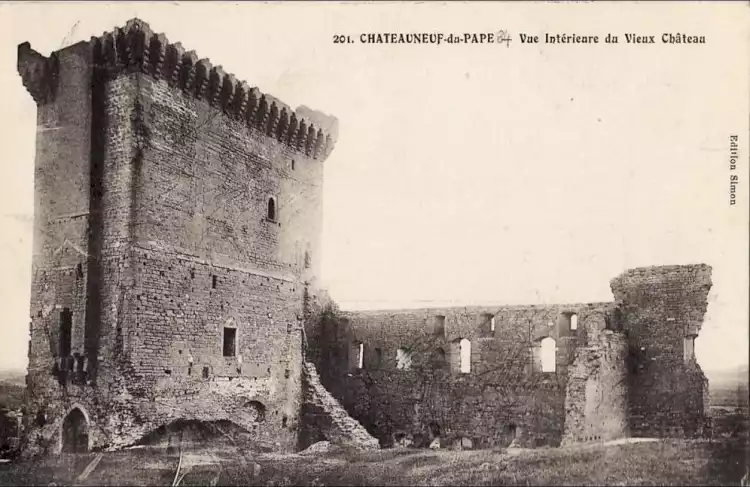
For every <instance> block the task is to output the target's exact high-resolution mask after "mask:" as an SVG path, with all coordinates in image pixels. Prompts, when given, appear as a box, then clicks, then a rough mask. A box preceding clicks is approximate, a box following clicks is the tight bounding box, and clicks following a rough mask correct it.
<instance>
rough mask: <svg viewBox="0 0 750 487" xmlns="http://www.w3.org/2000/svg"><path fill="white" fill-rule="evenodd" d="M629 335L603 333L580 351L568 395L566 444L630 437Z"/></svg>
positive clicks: (571, 374)
mask: <svg viewBox="0 0 750 487" xmlns="http://www.w3.org/2000/svg"><path fill="white" fill-rule="evenodd" d="M627 352H628V341H627V336H626V335H625V334H624V333H622V332H619V331H613V330H603V331H601V332H600V333H599V334H598V335H597V336H595V337H592V338H591V340H590V341H589V343H588V344H587V346H585V347H581V348H579V349H578V352H577V354H576V358H575V360H574V362H573V367H572V370H571V373H570V376H569V380H568V385H567V391H566V395H565V433H564V436H563V444H568V443H575V442H581V441H609V440H615V439H619V438H626V437H628V436H629V431H628V389H627V385H628V377H627V368H626V360H627Z"/></svg>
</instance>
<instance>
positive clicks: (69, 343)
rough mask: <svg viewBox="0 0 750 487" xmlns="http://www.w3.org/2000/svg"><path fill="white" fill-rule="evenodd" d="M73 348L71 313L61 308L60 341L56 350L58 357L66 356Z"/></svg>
mask: <svg viewBox="0 0 750 487" xmlns="http://www.w3.org/2000/svg"><path fill="white" fill-rule="evenodd" d="M72 348H73V313H71V312H70V309H68V308H63V310H62V311H61V312H60V342H59V348H58V352H59V355H60V357H67V356H69V355H70V352H71V350H72Z"/></svg>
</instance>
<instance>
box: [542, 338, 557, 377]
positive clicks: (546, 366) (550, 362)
mask: <svg viewBox="0 0 750 487" xmlns="http://www.w3.org/2000/svg"><path fill="white" fill-rule="evenodd" d="M540 348H541V350H540V354H541V357H540V358H541V362H542V364H541V365H542V372H554V371H555V370H556V367H557V364H556V361H557V346H556V344H555V339H554V338H552V337H546V338H543V339H542V341H541V343H540Z"/></svg>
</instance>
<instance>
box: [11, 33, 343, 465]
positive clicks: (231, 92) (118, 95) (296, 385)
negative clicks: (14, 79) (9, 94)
mask: <svg viewBox="0 0 750 487" xmlns="http://www.w3.org/2000/svg"><path fill="white" fill-rule="evenodd" d="M49 66H52V68H50V67H49ZM53 68H54V69H53ZM19 73H21V75H22V79H23V81H24V84H25V85H26V86H27V88H28V89H29V91H30V93H31V94H32V95H33V96H34V98H35V100H36V101H37V103H38V105H39V119H40V124H43V123H45V124H49V123H52V124H57V125H62V129H63V130H61V131H58V132H50V133H51V135H49V136H47V135H46V132H42V136H41V137H40V139H39V140H38V141H37V142H38V144H37V145H38V155H37V177H36V180H37V188H36V194H37V212H36V218H37V222H38V225H39V226H40V228H41V229H43V230H45V231H42V232H37V233H38V234H39V235H40V236H35V245H36V246H37V247H38V248H39V249H43V250H40V251H38V252H35V271H34V272H35V274H34V275H35V278H34V291H33V296H32V313H33V314H34V316H36V317H37V318H35V321H33V322H32V334H31V344H30V351H29V354H30V358H31V363H32V366H31V367H30V371H29V384H30V388H29V390H30V401H29V404H28V405H27V406H28V412H27V415H26V416H27V418H28V421H27V423H28V424H29V425H30V426H31V427H30V428H29V430H28V431H29V442H28V443H29V444H34V445H36V446H35V447H33V448H30V450H47V451H58V450H59V447H60V442H61V439H60V438H61V434H60V433H61V431H62V423H63V419H64V418H65V416H66V415H67V414H68V412H69V411H71V410H72V409H74V408H78V409H80V410H81V411H82V412H83V416H85V419H86V424H87V428H88V443H89V445H88V446H89V447H95V448H116V447H119V446H123V445H127V444H130V443H133V442H136V441H138V440H139V438H141V437H143V436H144V435H147V434H148V433H149V432H151V431H153V430H154V429H156V428H159V427H161V426H163V425H165V424H168V423H171V422H174V421H176V420H178V419H188V420H201V421H221V420H230V421H233V422H235V423H236V424H238V425H240V426H242V427H244V428H246V429H247V430H248V431H250V433H251V435H252V436H253V437H254V438H255V439H256V440H257V441H258V442H259V443H262V444H265V445H267V446H268V447H269V448H271V449H274V450H290V449H294V448H296V446H297V437H298V429H299V412H300V408H301V402H302V388H301V381H302V342H301V340H302V338H301V333H302V330H301V322H302V319H303V317H304V314H305V309H304V306H305V295H306V288H307V287H309V286H315V279H316V276H317V274H318V268H319V261H320V254H321V252H320V226H321V199H322V162H323V159H325V157H326V156H327V154H328V153H329V152H330V149H331V148H332V140H331V138H330V137H326V136H325V134H323V132H322V131H321V130H320V129H318V128H316V127H314V126H313V125H312V124H310V123H309V122H306V121H305V120H303V119H302V118H301V117H300V118H298V117H297V116H296V115H295V114H294V113H293V112H291V110H290V109H289V108H288V107H286V106H284V105H283V104H282V103H281V102H279V101H278V100H275V99H273V98H272V97H270V96H267V95H263V94H260V93H259V92H258V91H257V89H250V88H249V87H248V86H247V85H246V84H245V83H244V82H237V81H236V80H235V79H234V77H233V76H231V75H226V74H225V73H224V72H223V71H222V70H221V68H212V67H211V64H210V63H209V62H208V61H207V60H201V61H198V59H197V57H196V56H195V54H194V53H192V52H190V53H186V52H185V51H184V50H183V49H182V48H181V46H180V45H179V44H170V43H169V42H168V41H167V40H166V38H165V37H164V36H163V35H156V34H153V33H152V32H151V31H150V30H149V28H148V26H147V25H145V24H144V23H142V22H140V21H137V20H135V21H131V22H129V23H128V25H127V26H126V27H125V28H124V29H115V31H114V32H113V33H105V35H104V36H103V37H101V38H95V39H92V41H91V42H90V43H79V44H77V45H76V46H72V47H71V48H67V49H66V50H63V51H60V52H58V53H54V54H53V55H51V56H50V57H49V58H45V57H43V56H41V55H39V54H38V53H36V52H34V51H33V50H30V48H29V47H28V45H27V44H25V45H22V46H20V47H19ZM307 110H308V111H309V109H307ZM315 119H316V120H317V121H320V120H322V121H327V122H331V121H332V120H333V122H331V123H332V125H333V126H334V128H335V119H332V118H331V117H325V116H323V115H321V114H316V115H315ZM56 134H57V135H56ZM76 151H77V152H76ZM79 152H80V154H79ZM63 178H67V180H66V181H68V180H69V181H71V182H69V183H65V182H63V183H59V181H60V180H61V179H63ZM58 195H59V196H58ZM269 201H271V202H272V203H269ZM270 205H272V208H271V209H269V206H270ZM61 212H67V213H66V214H65V215H59V214H60V213H61ZM48 213H50V214H54V215H55V216H58V217H59V216H66V219H62V220H61V221H62V222H63V226H60V225H58V226H55V227H53V226H52V223H47V220H48V219H49V218H48V216H47V214H48ZM71 214H72V216H71ZM81 215H83V218H82V216H81ZM58 220H60V219H59V218H58ZM54 223H55V224H57V221H55V222H54ZM46 235H49V236H46ZM66 237H67V239H66ZM61 242H64V243H65V244H66V245H67V247H66V245H62V244H61ZM58 247H61V248H62V249H63V250H65V249H68V247H70V248H72V249H73V250H75V252H71V251H69V249H68V250H66V251H65V252H61V250H60V249H59V248H58ZM54 249H57V250H56V251H54ZM44 252H46V254H45V253H44ZM66 252H67V253H66ZM76 252H77V253H76ZM37 254H41V255H42V256H41V257H37V256H36V255H37ZM53 258H54V259H57V260H55V261H54V265H53V263H52V262H53V261H52V260H53ZM65 259H67V260H65ZM63 260H64V262H63ZM79 263H82V264H83V265H81V266H80V267H77V265H78V264H79ZM61 307H68V308H69V309H71V310H72V313H73V320H74V323H75V325H74V334H75V337H76V338H75V340H74V343H75V346H76V347H79V348H80V349H81V351H82V353H83V355H85V359H82V361H81V364H83V365H84V370H82V371H80V372H81V373H80V374H78V371H77V367H78V366H77V365H76V364H77V359H76V364H73V365H72V368H73V369H75V370H74V372H76V374H78V375H76V374H68V376H67V377H66V378H64V380H63V379H61V378H60V376H59V374H55V373H54V370H53V369H54V367H55V364H56V358H55V357H54V351H55V350H56V348H55V347H56V346H57V345H56V343H55V340H56V338H55V331H54V330H58V329H59V328H60V326H59V320H58V319H57V318H56V317H55V316H56V314H57V311H56V310H57V309H59V308H61ZM226 329H231V330H234V332H233V333H234V334H235V339H234V340H230V341H229V342H231V343H232V344H233V346H231V347H229V348H232V350H231V351H229V352H227V351H226V350H225V346H224V334H225V333H226ZM48 330H52V331H51V332H48ZM76 350H77V349H76ZM71 353H72V352H71ZM58 361H59V360H58ZM67 362H69V360H68V361H66V364H67ZM69 365H70V364H68V365H66V367H68V366H69ZM38 411H43V412H44V415H43V416H44V418H41V417H39V418H40V419H38V420H36V419H35V418H37V416H39V415H38V414H37V412H38Z"/></svg>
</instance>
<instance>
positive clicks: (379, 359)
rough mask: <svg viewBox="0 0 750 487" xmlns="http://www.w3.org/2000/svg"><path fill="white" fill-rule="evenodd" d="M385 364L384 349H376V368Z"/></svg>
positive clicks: (374, 361) (374, 358)
mask: <svg viewBox="0 0 750 487" xmlns="http://www.w3.org/2000/svg"><path fill="white" fill-rule="evenodd" d="M382 364H383V351H382V350H381V349H379V348H376V349H375V356H374V357H373V365H374V366H375V368H379V367H380V366H381V365H382Z"/></svg>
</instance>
